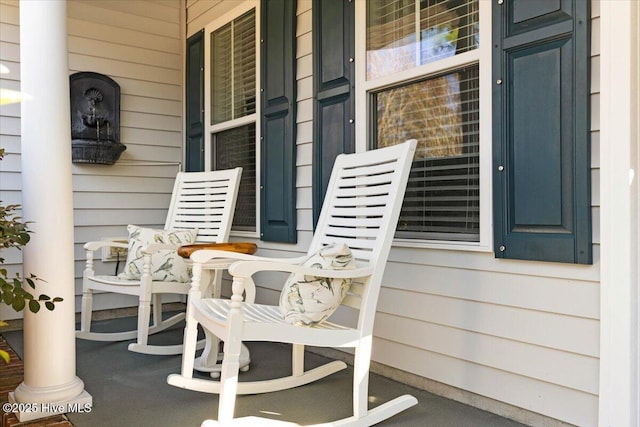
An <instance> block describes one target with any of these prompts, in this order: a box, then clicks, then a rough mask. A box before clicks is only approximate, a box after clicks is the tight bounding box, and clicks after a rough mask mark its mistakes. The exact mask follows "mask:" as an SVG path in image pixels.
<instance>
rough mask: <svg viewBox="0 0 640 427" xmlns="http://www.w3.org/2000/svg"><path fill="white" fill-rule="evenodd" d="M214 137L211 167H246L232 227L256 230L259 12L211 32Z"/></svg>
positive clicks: (241, 15) (243, 14)
mask: <svg viewBox="0 0 640 427" xmlns="http://www.w3.org/2000/svg"><path fill="white" fill-rule="evenodd" d="M208 41H209V44H208V46H209V47H208V49H209V52H210V61H209V66H210V73H209V74H208V79H209V81H208V82H209V94H210V102H209V108H210V111H209V113H210V115H209V117H210V119H209V120H208V121H209V125H208V135H209V136H210V140H209V141H210V151H209V155H208V156H209V159H210V160H211V161H210V165H211V168H212V169H213V170H220V169H231V168H235V167H242V178H241V180H240V189H239V191H238V198H237V202H236V210H235V214H234V217H233V224H232V230H233V231H242V232H244V231H246V232H255V231H256V66H257V64H256V12H255V8H252V9H251V10H249V11H246V12H243V11H239V13H238V15H236V17H235V18H234V19H233V20H231V21H229V22H227V23H224V25H222V26H217V27H216V28H215V29H214V30H213V31H211V32H210V33H209V37H208Z"/></svg>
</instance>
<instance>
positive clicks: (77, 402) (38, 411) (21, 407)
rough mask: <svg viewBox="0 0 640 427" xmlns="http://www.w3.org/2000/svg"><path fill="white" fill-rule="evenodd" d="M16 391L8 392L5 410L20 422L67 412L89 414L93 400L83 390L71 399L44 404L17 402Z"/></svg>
mask: <svg viewBox="0 0 640 427" xmlns="http://www.w3.org/2000/svg"><path fill="white" fill-rule="evenodd" d="M80 382H82V381H80ZM21 386H24V383H22V384H20V385H19V386H18V388H20V387H21ZM17 390H18V389H16V391H17ZM16 391H12V392H9V403H8V404H7V405H8V408H6V409H11V410H10V411H6V412H13V413H14V414H15V415H16V417H17V418H18V420H19V421H20V422H25V421H32V420H37V419H39V418H46V417H51V416H53V415H60V414H67V413H69V412H80V413H89V412H91V408H92V405H93V398H92V397H91V395H90V394H89V393H87V392H86V391H85V390H84V389H82V390H81V392H80V394H78V395H76V396H75V397H73V398H67V399H62V400H57V401H53V402H44V403H36V402H18V401H17V400H16V396H15V394H16ZM33 400H35V399H33Z"/></svg>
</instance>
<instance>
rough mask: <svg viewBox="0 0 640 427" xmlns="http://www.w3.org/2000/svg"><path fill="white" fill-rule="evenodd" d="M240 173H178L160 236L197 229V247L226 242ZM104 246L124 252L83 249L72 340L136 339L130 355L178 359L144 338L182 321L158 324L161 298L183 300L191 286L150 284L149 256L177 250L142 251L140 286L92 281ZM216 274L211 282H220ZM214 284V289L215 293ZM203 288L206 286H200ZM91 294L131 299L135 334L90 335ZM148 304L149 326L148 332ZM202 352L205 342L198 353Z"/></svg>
mask: <svg viewBox="0 0 640 427" xmlns="http://www.w3.org/2000/svg"><path fill="white" fill-rule="evenodd" d="M241 174H242V168H235V169H229V170H220V171H212V172H179V173H178V175H177V176H176V180H175V184H174V187H173V194H172V196H171V203H170V205H169V211H168V213H167V219H166V222H165V226H164V229H165V230H194V229H198V234H197V237H196V241H197V242H198V243H223V242H227V241H228V239H229V232H230V230H231V223H232V220H233V214H234V210H235V205H236V198H237V195H238V188H239V185H240V175H241ZM104 246H111V247H120V248H127V244H126V243H116V242H113V241H95V242H89V243H86V244H85V246H84V248H85V249H86V256H87V261H86V267H85V270H84V276H83V284H82V287H83V290H82V313H81V320H80V330H79V331H76V337H78V338H82V339H87V340H93V341H125V340H130V339H136V342H135V343H131V344H129V347H128V348H129V350H131V351H135V352H139V353H145V354H160V355H171V354H180V353H182V348H183V345H182V344H177V345H150V344H148V336H149V335H151V334H155V333H157V332H160V331H163V330H165V329H167V328H169V327H171V326H173V325H175V324H176V323H178V322H180V321H181V320H183V319H184V318H185V313H184V312H182V313H178V314H176V315H174V316H172V317H170V318H168V319H165V320H162V295H161V294H163V293H168V294H182V295H186V294H188V292H189V289H190V285H191V284H190V282H189V281H187V282H184V283H182V282H175V281H174V282H169V281H158V280H153V278H152V274H151V272H152V266H151V256H152V254H153V253H155V252H157V251H158V250H166V249H174V250H177V248H178V246H176V245H170V244H159V243H153V244H149V245H147V246H145V247H143V248H142V250H141V251H142V253H143V254H144V266H143V269H142V274H141V277H140V279H139V280H137V279H136V280H129V279H126V278H121V277H119V276H115V275H114V276H107V275H96V274H95V271H94V267H93V257H94V252H95V251H96V250H98V249H101V248H102V247H104ZM220 279H221V275H220V274H216V277H215V279H214V280H215V281H217V282H219V281H220ZM216 284H219V283H215V284H214V287H215V285H216ZM205 285H208V284H205ZM95 291H103V292H114V293H119V294H126V295H135V296H137V297H138V298H139V306H138V325H137V329H136V330H132V331H126V332H113V333H101V332H91V315H92V310H93V304H92V303H93V294H94V292H95ZM152 303H153V325H151V326H149V320H150V314H151V305H152ZM202 346H204V340H202V341H201V342H200V343H198V347H199V348H201V347H202Z"/></svg>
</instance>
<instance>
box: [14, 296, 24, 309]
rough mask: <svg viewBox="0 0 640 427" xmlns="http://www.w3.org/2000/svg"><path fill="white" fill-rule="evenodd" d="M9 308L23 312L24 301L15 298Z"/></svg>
mask: <svg viewBox="0 0 640 427" xmlns="http://www.w3.org/2000/svg"><path fill="white" fill-rule="evenodd" d="M11 307H12V308H13V309H14V310H15V311H22V310H24V300H23V299H20V298H16V299H14V300H13V303H12V304H11Z"/></svg>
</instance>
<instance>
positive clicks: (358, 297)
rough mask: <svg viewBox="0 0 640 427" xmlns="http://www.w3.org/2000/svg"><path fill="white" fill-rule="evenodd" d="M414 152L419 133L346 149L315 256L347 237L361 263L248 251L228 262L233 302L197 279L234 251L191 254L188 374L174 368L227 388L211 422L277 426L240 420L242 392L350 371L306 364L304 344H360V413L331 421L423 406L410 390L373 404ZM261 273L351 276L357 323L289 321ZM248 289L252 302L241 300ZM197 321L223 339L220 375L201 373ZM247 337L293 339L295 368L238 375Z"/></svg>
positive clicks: (356, 394)
mask: <svg viewBox="0 0 640 427" xmlns="http://www.w3.org/2000/svg"><path fill="white" fill-rule="evenodd" d="M415 149H416V141H415V140H411V141H407V142H405V143H404V144H399V145H396V146H393V147H387V148H382V149H378V150H372V151H368V152H364V153H357V154H346V155H345V154H343V155H340V156H338V158H337V159H336V161H335V164H334V168H333V172H332V175H331V179H330V181H329V186H328V189H327V194H326V196H325V201H324V205H323V207H322V212H321V214H320V218H319V221H318V225H317V227H316V231H315V234H314V237H313V240H312V242H311V244H310V246H309V251H308V255H309V256H312V255H313V254H315V253H316V252H317V251H318V250H320V249H321V248H323V247H325V246H326V245H330V244H334V243H338V244H343V243H344V244H346V245H347V246H348V247H349V248H350V250H351V252H352V254H353V257H354V258H355V260H356V267H355V269H337V270H326V269H318V268H310V267H306V266H303V265H302V261H304V260H305V259H307V258H308V257H302V258H297V259H294V260H282V259H278V260H275V259H268V258H261V257H255V256H249V255H242V256H239V257H238V258H239V259H243V260H244V261H238V262H236V263H234V264H232V265H231V267H230V268H229V272H230V273H231V275H232V276H233V285H232V289H233V296H232V297H231V300H224V299H213V298H202V295H201V292H200V286H199V283H198V281H199V279H200V275H201V273H202V265H203V264H205V263H207V262H209V261H211V260H212V259H214V258H218V257H221V258H224V257H228V254H227V253H226V252H223V251H210V250H203V251H198V252H195V253H194V254H192V255H191V259H192V260H193V261H194V271H193V283H192V288H191V291H190V292H189V305H188V307H187V320H186V327H185V337H184V345H185V351H184V353H183V356H182V372H181V374H179V375H178V374H173V375H169V377H168V379H167V380H168V383H169V384H171V385H174V386H177V387H183V388H188V389H192V390H198V391H204V392H209V393H219V394H220V401H219V407H218V421H217V422H216V421H212V420H207V421H205V423H204V424H203V425H206V426H213V425H224V426H227V425H263V424H262V423H274V420H265V419H259V418H256V417H248V418H244V419H243V418H240V419H235V420H234V419H233V417H234V407H235V399H236V395H238V394H255V393H264V392H273V391H279V390H284V389H288V388H292V387H297V386H300V385H304V384H308V383H310V382H313V381H316V380H318V379H320V378H323V377H325V376H327V375H330V374H332V373H335V372H337V371H340V370H342V369H345V368H346V364H345V363H344V362H341V361H333V362H330V363H328V364H325V365H323V366H320V367H318V368H315V369H311V370H308V371H305V370H304V365H303V360H304V346H305V345H312V346H321V347H345V348H348V347H353V348H355V356H354V380H353V381H354V382H353V416H351V417H349V418H346V419H343V420H339V421H334V422H332V423H330V424H326V425H332V426H338V425H340V426H342V425H357V426H365V425H366V426H368V425H373V424H376V423H378V422H380V421H382V420H384V419H386V418H389V417H391V416H393V415H395V414H397V413H399V412H401V411H403V410H405V409H407V408H409V407H411V406H413V405H415V404H416V403H417V400H416V399H415V398H414V397H413V396H410V395H404V396H400V397H398V398H396V399H394V400H392V401H390V402H387V403H385V404H383V405H380V406H378V407H376V408H374V409H372V410H369V409H368V406H367V401H368V379H369V365H370V358H371V345H372V339H373V336H372V335H373V321H374V316H375V312H376V305H377V299H378V294H379V290H380V282H381V280H382V274H383V272H384V268H385V264H386V262H387V258H388V255H389V251H390V248H391V242H392V240H393V235H394V232H395V229H396V225H397V222H398V217H399V214H400V208H401V204H402V199H403V196H404V192H405V188H406V185H407V181H408V176H409V171H410V168H411V162H412V159H413V155H414V153H415ZM259 271H284V272H290V273H299V274H303V275H305V276H315V277H327V278H339V279H351V280H352V284H351V287H350V290H349V292H348V294H347V296H346V297H345V298H344V300H343V301H342V304H343V305H346V306H349V307H352V308H355V309H357V310H359V314H358V321H357V326H355V327H350V326H347V325H342V324H339V323H337V322H331V321H328V320H325V321H322V322H320V323H317V324H314V325H312V326H297V325H294V324H290V323H288V322H287V321H286V320H285V319H284V317H283V316H282V314H281V312H280V309H279V307H278V306H269V305H261V304H254V303H253V298H254V296H255V289H254V283H253V280H252V276H253V275H254V274H255V273H256V272H259ZM243 292H246V295H247V298H246V300H245V301H243V298H242V295H243ZM330 320H331V319H330ZM198 323H199V324H201V325H202V327H203V328H204V329H206V330H209V331H211V332H212V333H213V334H215V335H216V336H217V337H219V338H220V339H221V340H222V341H224V358H223V362H222V372H221V378H220V381H211V380H204V379H198V378H193V360H194V354H195V351H196V345H195V343H196V339H197V338H196V337H197V324H198ZM243 341H275V342H281V343H291V344H293V355H292V357H293V365H292V373H291V375H290V376H288V377H284V378H278V379H271V380H266V381H250V382H246V381H245V382H242V381H241V382H238V370H239V367H240V363H239V356H240V349H241V344H242V342H243ZM275 423H277V422H275ZM264 425H266V424H264ZM268 425H271V424H268ZM274 425H275V424H274Z"/></svg>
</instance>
